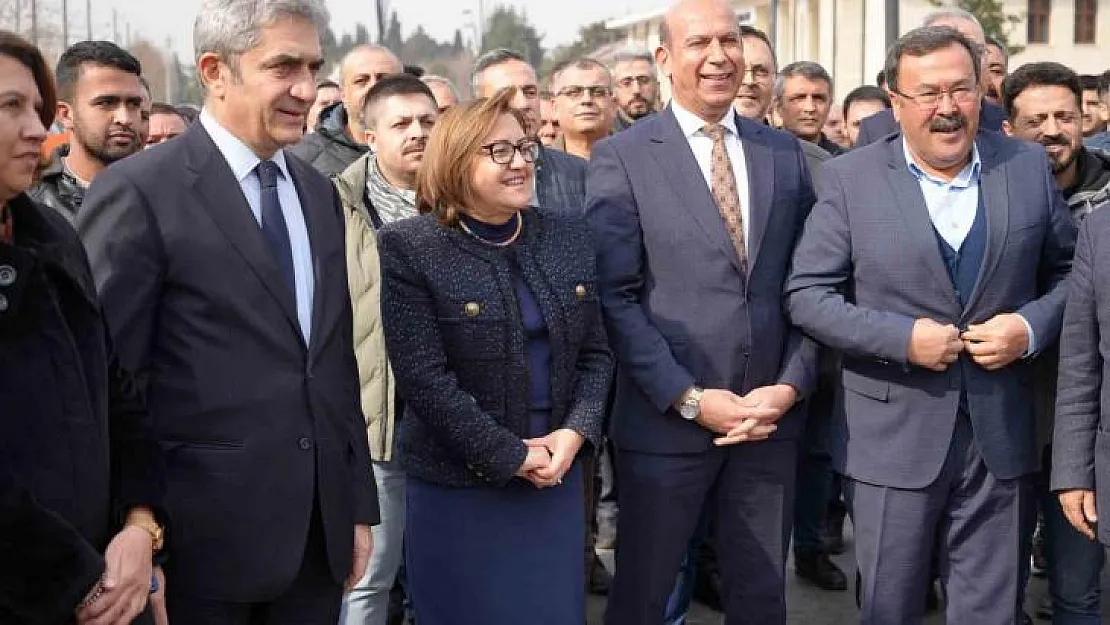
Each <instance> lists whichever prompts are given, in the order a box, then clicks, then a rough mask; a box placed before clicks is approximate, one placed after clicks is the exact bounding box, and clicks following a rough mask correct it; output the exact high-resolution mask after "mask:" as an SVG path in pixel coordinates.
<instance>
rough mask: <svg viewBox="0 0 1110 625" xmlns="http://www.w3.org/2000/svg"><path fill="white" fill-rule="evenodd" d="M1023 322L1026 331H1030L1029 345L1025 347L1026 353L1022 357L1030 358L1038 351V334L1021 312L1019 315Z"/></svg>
mask: <svg viewBox="0 0 1110 625" xmlns="http://www.w3.org/2000/svg"><path fill="white" fill-rule="evenodd" d="M1017 318H1018V319H1021V322H1022V323H1024V324H1025V331H1026V332H1028V333H1029V346H1028V347H1026V348H1025V353H1024V354H1022V355H1021V357H1022V358H1028V357H1030V356H1032V355H1033V354H1035V353H1037V334H1036V333H1035V332H1033V326H1031V325H1029V322H1028V321H1027V320H1026V319H1025V317H1022V316H1021V315H1020V314H1019V315H1018V316H1017Z"/></svg>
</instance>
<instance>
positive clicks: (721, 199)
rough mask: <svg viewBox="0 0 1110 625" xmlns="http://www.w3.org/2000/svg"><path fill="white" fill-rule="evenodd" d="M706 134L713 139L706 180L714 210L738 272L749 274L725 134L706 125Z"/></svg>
mask: <svg viewBox="0 0 1110 625" xmlns="http://www.w3.org/2000/svg"><path fill="white" fill-rule="evenodd" d="M703 130H704V132H705V134H707V135H709V138H711V139H713V157H712V159H710V165H709V180H710V185H709V186H710V190H711V191H712V193H713V199H714V200H715V201H716V202H717V210H719V211H720V212H721V218H722V219H724V220H725V227H726V228H727V229H728V236H729V238H731V239H732V245H733V246H734V247H736V255H737V256H738V257H739V258H740V268H741V269H743V270H744V273H747V271H748V246H747V245H746V244H745V243H744V213H742V212H741V211H740V191H739V190H738V189H737V187H736V174H735V173H734V172H733V171H732V161H731V160H729V158H728V150H727V149H725V134H726V132H727V130H726V129H725V127H724V126H722V125H721V124H707V125H706V126H705V128H703Z"/></svg>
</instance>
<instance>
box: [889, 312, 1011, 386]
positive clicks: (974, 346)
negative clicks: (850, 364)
mask: <svg viewBox="0 0 1110 625" xmlns="http://www.w3.org/2000/svg"><path fill="white" fill-rule="evenodd" d="M1028 348H1029V330H1028V328H1026V326H1025V322H1024V321H1023V320H1022V319H1021V317H1020V316H1019V315H1017V314H1015V313H1004V314H1001V315H996V316H994V317H992V318H990V319H988V320H987V321H985V322H983V323H981V324H973V325H970V326H968V328H967V331H965V332H963V333H961V332H960V330H959V329H958V328H957V327H956V326H954V325H952V324H946V325H945V324H940V323H938V322H936V321H933V320H932V319H918V320H916V321H914V324H913V331H912V333H911V334H910V346H909V351H908V354H907V359H908V360H909V362H910V363H912V364H915V365H917V366H919V367H924V368H926V369H929V370H931V371H938V372H939V371H946V370H947V369H948V366H949V365H951V364H952V363H954V362H956V360H957V359H958V358H959V357H960V353H961V352H964V351H966V352H967V354H968V356H969V357H970V358H971V360H972V362H974V363H975V364H977V365H979V366H980V367H982V368H984V369H986V370H987V371H997V370H998V369H1002V368H1003V367H1006V366H1007V365H1009V364H1010V363H1012V362H1014V361H1016V360H1018V359H1019V358H1021V357H1022V356H1023V355H1025V352H1026V350H1027V349H1028Z"/></svg>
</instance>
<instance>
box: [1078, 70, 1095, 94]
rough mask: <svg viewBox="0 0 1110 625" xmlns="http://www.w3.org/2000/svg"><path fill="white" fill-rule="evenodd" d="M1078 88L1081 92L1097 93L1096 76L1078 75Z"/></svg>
mask: <svg viewBox="0 0 1110 625" xmlns="http://www.w3.org/2000/svg"><path fill="white" fill-rule="evenodd" d="M1079 88H1080V89H1082V90H1083V91H1098V76H1094V75H1092V74H1080V75H1079Z"/></svg>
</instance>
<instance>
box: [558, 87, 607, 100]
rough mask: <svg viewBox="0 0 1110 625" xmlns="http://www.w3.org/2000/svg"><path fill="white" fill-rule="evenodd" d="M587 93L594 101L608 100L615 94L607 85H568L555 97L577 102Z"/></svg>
mask: <svg viewBox="0 0 1110 625" xmlns="http://www.w3.org/2000/svg"><path fill="white" fill-rule="evenodd" d="M587 92H588V93H589V94H590V97H591V98H594V99H601V98H607V97H609V96H611V95H612V94H613V90H612V89H610V88H609V87H608V86H607V85H590V86H585V85H568V86H566V87H563V88H562V89H560V90H559V92H558V93H556V94H555V95H557V96H563V97H567V98H570V99H571V100H577V99H579V98H581V97H582V96H583V95H585V94H586V93H587Z"/></svg>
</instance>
